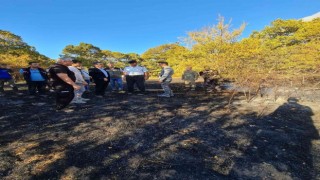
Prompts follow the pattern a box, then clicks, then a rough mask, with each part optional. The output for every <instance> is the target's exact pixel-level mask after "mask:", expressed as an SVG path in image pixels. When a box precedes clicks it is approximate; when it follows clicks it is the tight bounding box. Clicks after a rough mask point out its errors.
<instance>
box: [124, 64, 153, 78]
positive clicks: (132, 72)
mask: <svg viewBox="0 0 320 180" xmlns="http://www.w3.org/2000/svg"><path fill="white" fill-rule="evenodd" d="M123 71H124V72H125V74H126V75H129V76H138V75H144V73H146V72H148V70H147V69H146V68H145V67H141V66H136V67H132V66H128V67H125V68H124V70H123Z"/></svg>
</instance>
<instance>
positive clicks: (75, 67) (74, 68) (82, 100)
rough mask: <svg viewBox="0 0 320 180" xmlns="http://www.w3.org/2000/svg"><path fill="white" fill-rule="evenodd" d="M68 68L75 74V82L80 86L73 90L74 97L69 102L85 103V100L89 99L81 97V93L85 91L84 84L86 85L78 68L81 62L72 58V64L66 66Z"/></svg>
mask: <svg viewBox="0 0 320 180" xmlns="http://www.w3.org/2000/svg"><path fill="white" fill-rule="evenodd" d="M68 68H69V69H70V71H72V72H73V73H74V75H75V76H76V84H77V85H78V86H80V87H81V88H80V89H79V90H75V91H74V96H75V97H74V98H73V100H72V101H71V103H75V104H84V103H86V101H88V100H89V99H85V98H83V97H82V94H83V93H84V92H85V91H86V88H85V86H86V85H88V83H87V82H86V81H85V80H84V77H83V75H82V73H81V69H80V68H81V62H80V61H78V60H75V59H74V60H72V65H71V66H68Z"/></svg>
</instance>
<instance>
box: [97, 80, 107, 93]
mask: <svg viewBox="0 0 320 180" xmlns="http://www.w3.org/2000/svg"><path fill="white" fill-rule="evenodd" d="M95 83H96V87H95V93H96V95H97V96H104V94H105V93H106V89H107V87H108V84H109V81H108V82H106V81H96V82H95Z"/></svg>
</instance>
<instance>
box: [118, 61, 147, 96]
mask: <svg viewBox="0 0 320 180" xmlns="http://www.w3.org/2000/svg"><path fill="white" fill-rule="evenodd" d="M129 64H130V66H127V67H125V68H124V70H123V72H124V75H125V78H126V81H127V87H128V93H129V94H131V93H133V92H134V85H135V84H136V85H137V87H138V89H139V90H140V91H141V92H142V93H144V92H145V91H146V88H145V80H147V79H148V78H149V73H148V70H147V69H146V68H145V67H142V66H139V65H138V63H137V61H136V60H131V61H129Z"/></svg>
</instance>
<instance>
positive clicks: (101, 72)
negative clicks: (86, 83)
mask: <svg viewBox="0 0 320 180" xmlns="http://www.w3.org/2000/svg"><path fill="white" fill-rule="evenodd" d="M103 67H104V65H103V63H101V62H95V63H94V68H91V69H89V75H90V76H91V77H92V79H93V81H94V83H95V84H96V86H95V94H96V96H98V97H104V95H105V92H106V89H107V87H108V84H109V82H110V75H109V73H108V72H107V71H106V70H105V69H104V68H103Z"/></svg>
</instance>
